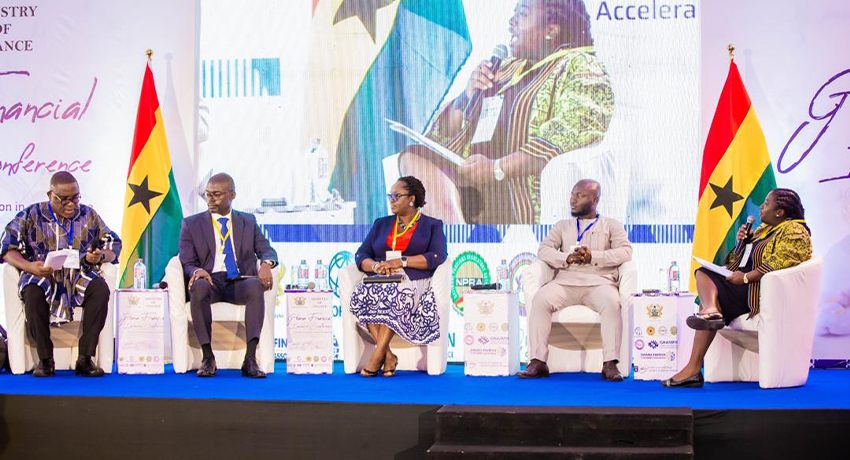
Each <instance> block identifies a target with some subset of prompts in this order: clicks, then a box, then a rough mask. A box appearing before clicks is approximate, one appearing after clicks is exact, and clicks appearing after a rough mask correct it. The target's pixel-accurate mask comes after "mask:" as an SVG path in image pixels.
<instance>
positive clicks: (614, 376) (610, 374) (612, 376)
mask: <svg viewBox="0 0 850 460" xmlns="http://www.w3.org/2000/svg"><path fill="white" fill-rule="evenodd" d="M602 380H605V381H608V382H622V381H623V376H622V375H620V370H619V369H617V361H616V360H613V359H612V360H611V361H605V362H604V363H602Z"/></svg>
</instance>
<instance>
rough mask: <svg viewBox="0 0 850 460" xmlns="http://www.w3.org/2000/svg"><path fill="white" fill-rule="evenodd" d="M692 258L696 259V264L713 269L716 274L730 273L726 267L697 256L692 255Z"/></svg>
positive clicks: (724, 274)
mask: <svg viewBox="0 0 850 460" xmlns="http://www.w3.org/2000/svg"><path fill="white" fill-rule="evenodd" d="M694 260H696V261H697V263H698V264H700V265H702V266H703V267H705V268H707V269H709V270H711V271H713V272H714V273H717V274H718V275H723V276H729V275H731V274H732V272H731V271H730V270H729V269H728V268H726V267H721V266H720V265H716V264H713V263H711V262H709V261H707V260H703V259H700V258H699V257H694Z"/></svg>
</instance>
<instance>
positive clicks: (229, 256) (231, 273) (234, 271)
mask: <svg viewBox="0 0 850 460" xmlns="http://www.w3.org/2000/svg"><path fill="white" fill-rule="evenodd" d="M218 223H219V224H221V238H223V240H222V242H221V243H222V244H223V245H224V267H225V268H226V269H227V279H233V278H236V277H237V276H239V269H238V268H236V255H234V253H233V243H231V242H230V241H231V240H232V238H227V217H222V218H220V219H219V220H218Z"/></svg>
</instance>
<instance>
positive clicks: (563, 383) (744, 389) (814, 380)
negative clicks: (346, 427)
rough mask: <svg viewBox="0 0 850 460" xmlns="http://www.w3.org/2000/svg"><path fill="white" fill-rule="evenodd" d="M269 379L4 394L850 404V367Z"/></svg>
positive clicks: (170, 376) (64, 383) (226, 375)
mask: <svg viewBox="0 0 850 460" xmlns="http://www.w3.org/2000/svg"><path fill="white" fill-rule="evenodd" d="M275 369H276V372H275V373H274V374H271V375H269V378H267V379H265V380H249V379H246V378H243V377H241V376H240V374H239V371H238V370H219V373H218V375H217V376H216V377H214V378H211V379H200V378H197V377H196V376H195V375H194V373H187V374H182V375H178V374H174V373H173V372H171V370H170V366H169V368H168V370H167V372H166V374H164V375H118V374H111V375H107V376H106V377H104V378H101V379H84V378H82V377H76V376H74V373H73V372H72V371H59V372H58V373H57V375H56V377H54V378H50V379H36V378H33V377H32V376H30V375H29V374H27V375H19V376H16V375H11V374H8V373H2V374H0V393H4V394H28V395H66V396H119V397H121V396H125V397H142V398H145V397H150V398H202V399H209V398H212V399H246V400H270V401H324V402H349V403H394V404H464V405H521V406H620V407H622V406H634V407H690V408H693V409H850V397H848V396H847V388H850V371H845V370H812V371H811V372H810V373H809V381H808V383H807V384H806V385H805V386H804V387H800V388H786V389H778V390H762V389H760V388H759V387H758V384H757V383H717V384H706V386H705V387H704V388H702V389H698V388H694V389H667V388H663V387H661V385H660V384H659V383H658V382H644V381H635V380H631V379H628V380H626V381H624V382H623V383H609V382H603V381H602V380H601V379H600V378H599V376H598V375H596V374H554V375H553V376H552V377H551V378H549V379H542V380H521V379H518V378H515V377H466V376H464V375H463V366H462V365H449V367H448V370H447V372H446V373H445V374H444V375H441V376H429V375H427V374H426V373H424V372H399V373H398V375H397V376H396V377H394V378H384V377H376V378H364V377H360V376H359V375H345V374H344V373H343V367H342V364H341V363H337V364H336V365H335V367H334V374H332V375H287V374H286V363H278V364H277V366H276V368H275Z"/></svg>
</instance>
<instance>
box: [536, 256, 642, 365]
mask: <svg viewBox="0 0 850 460" xmlns="http://www.w3.org/2000/svg"><path fill="white" fill-rule="evenodd" d="M554 276H555V270H554V269H552V268H551V267H549V266H548V265H546V263H545V262H543V261H541V260H537V261H535V262H534V263H533V264H531V266H530V267H528V268H527V269H526V271H525V273H524V274H523V277H522V281H523V286H522V290H523V294H525V307H526V311H527V312H528V313H527V314H526V321H527V320H528V317H529V316H531V310H532V308H534V306H533V305H534V295H535V294H537V291H539V290H540V288H541V287H542V286H543V285H544V284H546V283H548V282H549V281H552V279H553V278H554ZM619 290H620V308H621V313H620V319H621V321H622V325H623V328H624V330H623V333H622V334H621V335H622V339H621V340H620V358H619V362H618V363H617V369H619V371H620V373H621V374H622V375H623V376H627V375H629V372H630V371H631V366H632V347H631V343H629V337H630V335H629V334H628V330H625V328H628V327H629V298H630V297H631V296H632V294H634V293H635V292H637V270H636V269H635V266H634V262H626V263H624V264H623V265H621V266H620V285H619ZM601 323H602V317H601V316H600V315H599V313H596V312H595V311H593V310H591V309H590V308H588V307H586V306H584V305H566V306H564V308H561V309H560V310H558V311H557V312H555V314H553V315H552V332H551V333H550V335H549V361H547V363H546V364H548V366H549V371H550V372H601V371H602V335H601V326H600V325H601ZM526 330H527V329H526Z"/></svg>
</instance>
